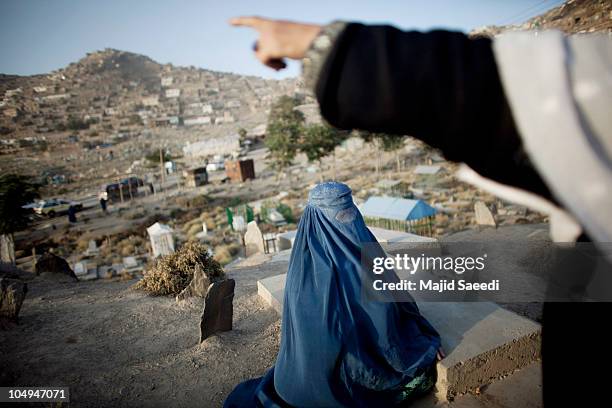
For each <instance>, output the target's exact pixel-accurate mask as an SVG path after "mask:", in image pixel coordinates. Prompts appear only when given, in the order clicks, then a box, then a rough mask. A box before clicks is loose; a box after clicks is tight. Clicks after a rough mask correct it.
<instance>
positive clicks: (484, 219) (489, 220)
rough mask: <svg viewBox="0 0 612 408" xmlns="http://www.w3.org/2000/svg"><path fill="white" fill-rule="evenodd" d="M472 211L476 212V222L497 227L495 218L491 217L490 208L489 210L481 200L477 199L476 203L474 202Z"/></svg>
mask: <svg viewBox="0 0 612 408" xmlns="http://www.w3.org/2000/svg"><path fill="white" fill-rule="evenodd" d="M474 212H475V214H476V224H478V225H489V226H491V227H497V223H496V222H495V218H493V214H492V213H491V210H489V208H488V207H487V206H486V204H485V203H483V202H482V201H477V202H476V204H474Z"/></svg>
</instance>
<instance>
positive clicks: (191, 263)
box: [134, 241, 225, 295]
mask: <svg viewBox="0 0 612 408" xmlns="http://www.w3.org/2000/svg"><path fill="white" fill-rule="evenodd" d="M196 265H197V266H199V267H200V268H202V270H203V271H204V273H205V274H206V275H207V276H208V278H209V279H210V281H211V282H214V281H217V280H219V279H222V278H223V277H224V276H225V273H224V272H223V268H222V267H221V265H220V264H219V262H217V261H216V260H214V259H213V258H212V257H211V256H210V255H209V254H208V251H207V248H206V246H205V245H202V244H200V243H198V242H195V241H189V242H187V243H186V244H185V245H183V246H182V247H181V249H179V250H178V251H177V252H175V253H173V254H171V255H166V256H163V257H161V258H159V259H158V260H157V261H155V263H154V264H153V266H152V267H151V268H149V269H148V270H147V271H146V272H145V274H144V276H143V278H142V279H141V280H140V281H138V282H137V283H136V285H135V286H134V287H135V288H136V289H142V290H144V291H146V292H149V293H151V294H154V295H176V294H178V293H180V292H181V291H182V290H183V289H185V287H187V285H189V283H190V282H191V279H192V278H193V271H194V269H195V268H196Z"/></svg>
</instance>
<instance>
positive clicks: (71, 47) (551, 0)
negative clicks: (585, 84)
mask: <svg viewBox="0 0 612 408" xmlns="http://www.w3.org/2000/svg"><path fill="white" fill-rule="evenodd" d="M561 3H562V0H426V1H421V0H370V1H365V0H301V1H291V0H174V1H158V0H148V1H142V0H98V1H93V0H1V1H0V73H5V74H19V75H31V74H41V73H46V72H50V71H52V70H55V69H58V68H62V67H65V66H66V65H68V64H69V63H71V62H75V61H77V60H79V59H80V58H82V57H84V56H85V54H86V53H87V52H91V51H95V50H102V49H104V48H115V49H119V50H124V51H130V52H135V53H139V54H144V55H146V56H148V57H150V58H152V59H154V60H155V61H157V62H160V63H172V64H174V65H177V66H190V65H193V66H196V67H200V68H206V69H212V70H217V71H225V72H235V73H239V74H248V75H258V76H263V77H266V78H284V77H287V76H295V75H297V74H298V73H299V64H298V63H297V62H294V63H291V64H290V65H289V67H288V69H286V70H284V71H281V72H279V73H277V72H275V71H273V70H271V69H269V68H266V67H264V66H262V65H261V64H259V62H258V61H257V60H256V59H255V57H254V56H253V53H252V51H251V47H252V44H253V43H254V41H255V40H256V35H255V32H253V31H252V30H249V29H247V28H235V27H231V26H229V25H228V23H227V21H228V19H229V18H230V17H234V16H240V15H259V16H265V17H271V18H283V19H289V20H295V21H304V22H311V23H321V24H324V23H327V22H330V21H332V20H337V19H339V20H346V21H361V22H366V23H384V24H392V25H395V26H397V27H400V28H403V29H416V30H429V29H433V28H443V29H452V30H458V31H464V32H467V31H470V30H471V29H473V28H476V27H481V26H484V25H491V24H496V25H499V24H509V23H518V22H522V21H524V20H526V19H528V18H529V17H532V16H534V15H538V14H540V13H542V12H543V11H546V10H548V9H550V8H552V7H554V6H556V5H559V4H561Z"/></svg>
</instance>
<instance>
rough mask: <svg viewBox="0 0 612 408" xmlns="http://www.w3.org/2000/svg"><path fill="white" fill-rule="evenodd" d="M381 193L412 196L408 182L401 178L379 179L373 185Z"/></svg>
mask: <svg viewBox="0 0 612 408" xmlns="http://www.w3.org/2000/svg"><path fill="white" fill-rule="evenodd" d="M375 187H376V188H378V191H380V193H381V194H383V195H386V196H390V197H401V198H412V197H413V194H412V191H411V190H410V184H408V183H406V182H405V181H402V180H380V181H379V182H378V183H376V185H375Z"/></svg>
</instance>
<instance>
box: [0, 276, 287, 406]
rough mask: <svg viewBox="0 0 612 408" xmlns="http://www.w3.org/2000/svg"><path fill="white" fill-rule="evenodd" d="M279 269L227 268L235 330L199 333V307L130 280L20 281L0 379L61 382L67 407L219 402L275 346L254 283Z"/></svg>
mask: <svg viewBox="0 0 612 408" xmlns="http://www.w3.org/2000/svg"><path fill="white" fill-rule="evenodd" d="M277 273H280V272H279V271H275V270H274V269H267V270H265V271H263V270H259V269H258V268H257V267H250V268H249V269H248V270H247V269H235V270H231V271H229V275H230V276H231V277H233V278H235V279H236V281H237V289H236V298H235V301H234V330H233V331H231V332H227V333H223V334H220V335H218V336H214V337H212V338H209V339H208V340H206V341H205V342H204V343H202V344H201V345H198V339H199V316H200V313H201V309H200V305H195V304H191V305H189V304H188V305H184V306H178V305H177V304H176V302H175V301H174V299H173V298H167V297H150V296H147V295H145V294H142V293H139V292H134V291H132V290H130V289H129V287H130V286H131V284H132V283H133V282H118V281H115V282H110V281H96V282H79V283H76V284H75V283H58V282H49V281H45V280H43V279H41V278H36V279H35V280H33V281H32V282H30V283H29V286H30V292H29V293H28V296H27V298H26V301H25V303H24V306H23V309H22V312H21V315H20V318H21V323H20V325H19V326H18V327H16V328H14V329H12V330H9V331H4V332H0V360H1V361H2V363H1V364H0V367H1V370H2V373H1V374H0V381H1V383H2V385H19V386H38V385H56V386H60V385H61V386H69V387H70V392H71V400H72V403H71V406H88V407H96V406H114V407H121V406H137V407H142V406H150V407H155V406H160V407H161V406H163V407H167V406H175V407H192V406H199V407H217V406H221V405H222V403H223V400H224V399H225V396H226V395H227V393H229V392H230V391H231V389H232V388H233V387H234V385H235V384H237V383H238V382H240V381H242V380H244V379H247V378H251V377H255V376H258V375H261V374H263V372H265V370H266V369H267V368H268V367H270V366H271V365H272V364H273V362H274V358H275V357H276V352H277V349H278V339H279V323H278V317H277V316H276V314H275V312H274V311H273V310H271V309H268V308H266V307H265V305H264V304H263V303H262V302H261V301H260V300H259V297H258V296H257V289H256V281H257V279H260V278H261V277H264V276H269V275H270V274H272V275H273V274H277Z"/></svg>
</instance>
